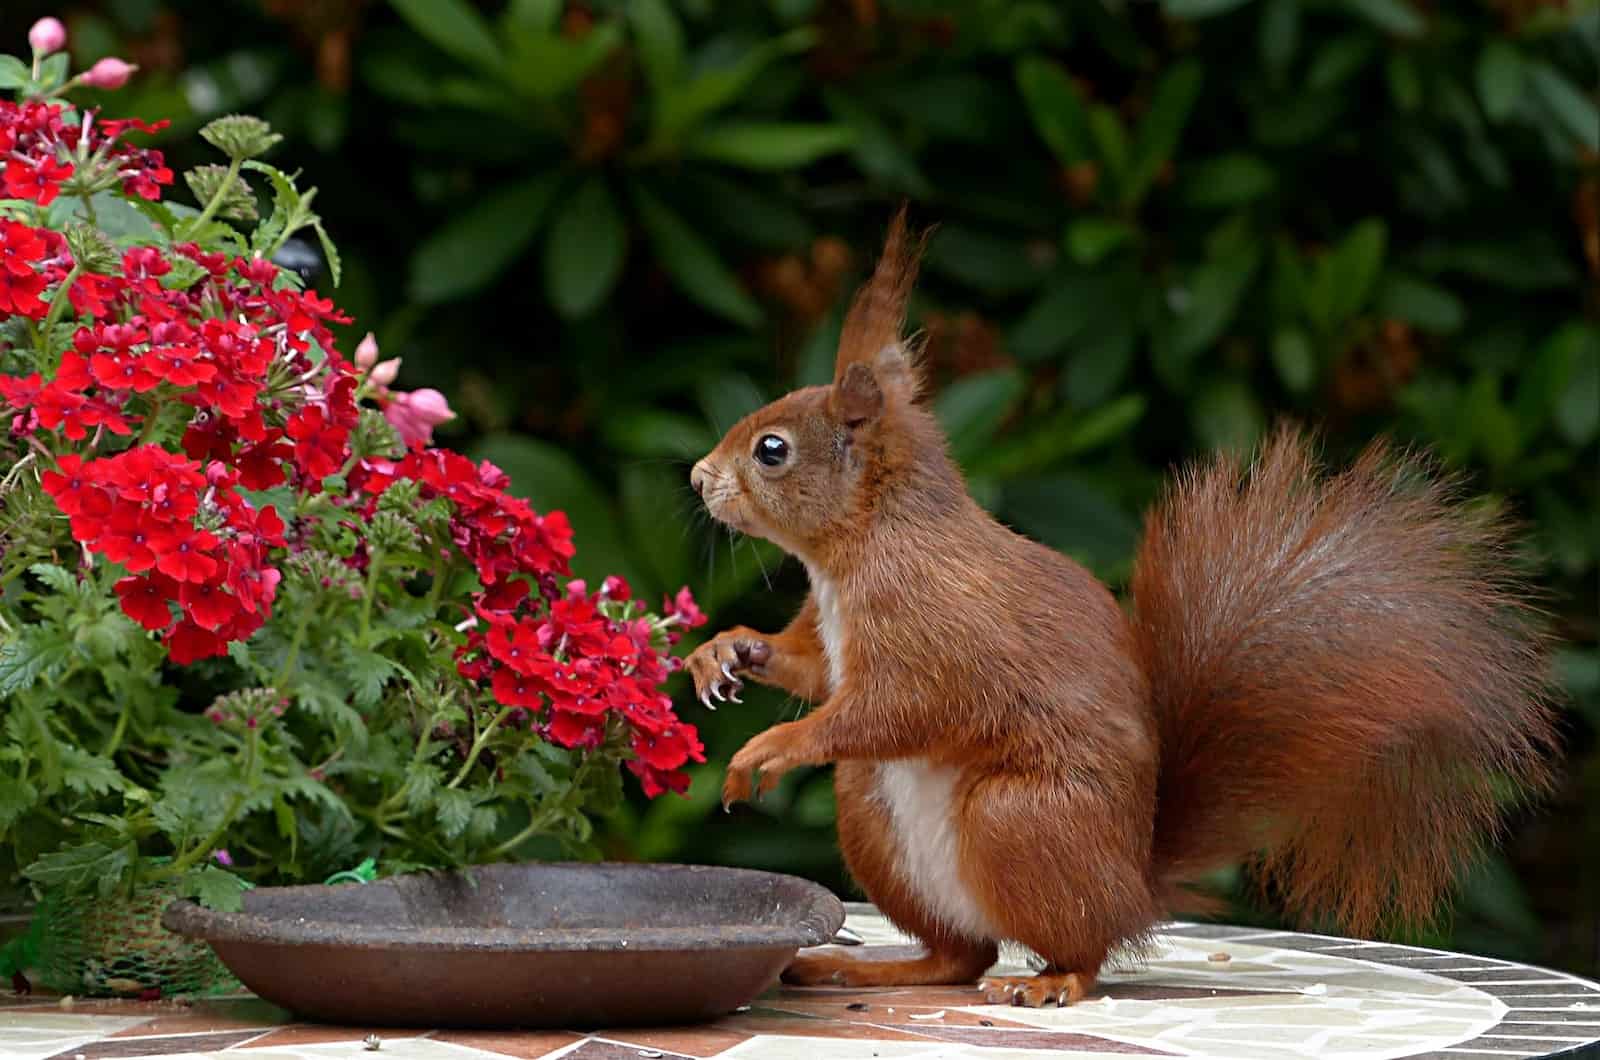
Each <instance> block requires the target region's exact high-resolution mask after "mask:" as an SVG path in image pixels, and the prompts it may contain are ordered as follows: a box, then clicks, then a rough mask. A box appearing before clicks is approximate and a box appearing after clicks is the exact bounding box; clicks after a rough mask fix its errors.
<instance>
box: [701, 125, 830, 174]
mask: <svg viewBox="0 0 1600 1060" xmlns="http://www.w3.org/2000/svg"><path fill="white" fill-rule="evenodd" d="M854 143H855V132H854V131H853V130H852V129H850V127H849V126H846V125H821V124H802V123H800V122H727V123H724V124H721V125H712V126H707V127H705V128H703V129H701V130H700V131H699V132H697V133H696V134H695V135H694V136H693V137H691V138H690V140H689V143H688V145H687V147H686V148H685V153H686V154H688V155H689V156H690V157H693V158H704V159H707V160H709V161H712V162H723V163H726V164H727V165H731V166H743V167H745V168H746V169H792V168H794V167H796V166H804V165H809V164H810V163H812V162H815V161H816V160H817V159H819V158H823V157H826V156H827V155H832V154H838V153H839V152H840V151H845V150H848V149H849V148H850V147H851V146H852V145H854Z"/></svg>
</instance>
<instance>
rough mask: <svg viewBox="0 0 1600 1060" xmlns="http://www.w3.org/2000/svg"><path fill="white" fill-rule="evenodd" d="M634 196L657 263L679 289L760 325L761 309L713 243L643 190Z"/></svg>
mask: <svg viewBox="0 0 1600 1060" xmlns="http://www.w3.org/2000/svg"><path fill="white" fill-rule="evenodd" d="M634 197H635V202H636V204H637V206H638V208H639V220H640V222H641V223H642V224H643V225H644V229H645V234H646V236H648V237H649V240H650V245H651V248H652V249H653V250H654V251H655V255H656V260H657V261H659V262H660V263H661V267H662V268H663V269H665V270H666V272H667V275H668V276H670V277H672V280H673V282H674V283H675V284H676V285H677V286H678V288H679V289H680V290H681V291H683V293H684V294H686V295H688V296H689V297H690V298H692V299H694V300H695V301H696V302H698V303H700V304H701V305H702V306H704V307H705V308H707V309H709V310H711V311H712V312H714V313H717V314H718V315H720V316H724V317H727V318H728V319H729V320H732V321H733V322H735V323H737V324H743V325H744V326H745V327H747V328H753V327H755V326H756V325H758V324H760V323H761V317H762V314H761V307H760V306H758V305H757V304H756V303H755V301H754V299H752V298H751V297H750V296H749V295H748V294H747V293H745V290H744V288H743V287H741V286H740V285H739V281H738V280H737V279H736V278H735V277H734V275H733V273H732V272H731V271H730V270H729V269H728V267H727V266H726V265H724V264H723V263H722V261H721V259H719V258H718V257H717V252H716V251H715V250H714V249H713V248H712V247H711V246H710V244H708V243H706V242H705V241H704V240H703V239H701V238H700V236H699V234H698V233H696V232H695V231H694V229H692V228H690V227H689V225H688V224H687V223H686V222H685V221H684V220H683V218H681V217H679V216H678V215H677V214H675V213H673V212H672V211H671V210H669V209H668V208H667V207H666V206H665V205H664V204H663V203H662V202H661V200H659V199H657V198H656V197H655V196H654V195H652V194H650V193H649V192H648V191H646V190H645V189H644V188H642V187H638V186H635V188H634Z"/></svg>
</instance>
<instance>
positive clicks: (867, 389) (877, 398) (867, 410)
mask: <svg viewBox="0 0 1600 1060" xmlns="http://www.w3.org/2000/svg"><path fill="white" fill-rule="evenodd" d="M828 409H829V411H830V412H832V413H833V415H834V417H835V418H836V419H838V421H839V422H840V423H842V424H844V425H845V426H846V427H852V428H853V427H859V426H861V425H862V424H863V423H867V422H869V421H871V420H874V419H877V417H878V414H879V413H880V412H882V411H883V388H882V387H880V386H879V385H878V380H877V379H876V378H875V377H874V376H873V374H872V369H871V368H869V367H868V366H867V365H865V364H861V363H859V362H858V363H856V364H852V365H850V366H849V367H848V368H846V369H845V371H844V374H843V375H842V376H841V377H840V378H839V379H838V380H837V381H836V382H835V383H834V384H833V393H832V394H830V395H829V396H828Z"/></svg>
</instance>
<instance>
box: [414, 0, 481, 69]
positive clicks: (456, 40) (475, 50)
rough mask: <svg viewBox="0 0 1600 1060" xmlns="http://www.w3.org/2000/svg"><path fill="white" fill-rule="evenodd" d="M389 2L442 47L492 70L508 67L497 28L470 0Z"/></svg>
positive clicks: (443, 49)
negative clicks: (492, 27)
mask: <svg viewBox="0 0 1600 1060" xmlns="http://www.w3.org/2000/svg"><path fill="white" fill-rule="evenodd" d="M389 5H390V6H391V7H393V8H394V9H395V10H396V11H398V12H399V13H400V17H401V18H403V19H405V20H406V21H407V22H408V23H410V24H411V28H412V29H414V30H416V31H417V32H418V33H419V34H421V35H422V36H423V37H425V38H427V39H428V40H429V41H431V42H432V43H433V44H435V45H437V46H438V48H439V50H440V51H443V52H445V53H446V54H448V55H452V56H454V57H455V58H457V59H460V60H461V61H462V62H464V63H467V64H469V65H472V66H476V67H478V68H479V69H481V70H487V71H489V72H491V73H500V72H501V71H502V70H504V69H505V57H504V56H503V55H502V54H501V53H500V46H499V45H498V44H496V43H495V39H494V33H493V31H492V30H491V29H490V28H489V24H488V23H487V22H486V21H484V18H483V16H482V15H480V14H478V12H477V11H475V10H473V7H472V5H471V4H469V3H467V2H466V0H389ZM417 75H418V76H425V75H423V74H422V72H421V71H418V72H417Z"/></svg>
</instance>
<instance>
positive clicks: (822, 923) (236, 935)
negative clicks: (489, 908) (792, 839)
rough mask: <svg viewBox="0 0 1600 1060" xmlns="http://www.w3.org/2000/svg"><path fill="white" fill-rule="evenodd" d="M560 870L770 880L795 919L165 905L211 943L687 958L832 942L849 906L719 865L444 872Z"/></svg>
mask: <svg viewBox="0 0 1600 1060" xmlns="http://www.w3.org/2000/svg"><path fill="white" fill-rule="evenodd" d="M553 866H561V867H563V868H566V869H569V870H582V869H589V868H594V869H609V870H613V871H615V870H624V871H627V872H632V873H639V874H679V873H681V874H684V875H693V874H701V873H710V874H715V875H718V876H731V877H735V878H743V879H744V880H746V881H748V882H749V883H750V884H756V883H758V882H773V883H776V884H778V885H779V886H781V887H782V888H784V889H785V890H786V891H787V892H788V894H789V895H790V896H792V901H793V905H792V906H791V908H792V910H793V919H792V920H790V921H789V922H787V923H783V924H754V923H744V924H740V923H736V922H727V923H706V924H691V925H684V926H681V927H669V928H660V927H657V928H623V927H615V928H612V927H606V928H556V929H549V928H537V929H524V928H415V927H411V928H404V927H390V926H386V925H375V924H366V925H351V924H349V923H346V922H342V921H335V920H318V919H314V914H313V916H297V917H294V918H293V919H285V918H284V917H283V916H282V915H279V916H266V915H262V914H259V913H247V912H242V911H241V912H223V911H222V910H217V909H208V908H206V907H205V906H202V905H200V904H199V903H198V902H196V901H194V900H193V899H190V898H185V899H181V900H179V901H176V902H173V903H172V904H171V905H169V906H167V908H166V910H165V911H164V912H163V913H162V917H161V923H162V926H163V927H165V928H166V929H167V930H168V931H171V932H174V933H176V934H179V935H184V936H188V937H190V938H197V939H202V940H204V941H206V942H208V943H219V942H220V943H224V944H227V943H247V944H252V945H279V946H333V947H340V948H344V949H359V950H410V951H418V950H420V951H426V952H436V953H442V952H480V953H481V952H487V953H519V952H520V953H560V952H584V953H608V952H615V953H681V952H689V951H705V950H744V949H749V950H759V949H777V948H792V949H799V948H801V947H805V946H817V945H822V944H824V943H827V942H829V941H830V940H832V939H833V937H834V935H835V934H836V933H837V932H838V930H839V928H840V927H842V926H843V925H844V919H845V909H844V904H843V903H842V902H840V901H839V899H838V898H837V897H836V896H835V895H834V894H833V893H832V892H831V891H829V890H828V889H827V888H826V887H823V886H822V885H821V884H817V883H813V882H812V881H810V880H806V879H802V878H800V877H798V876H790V875H787V874H785V873H777V872H764V871H762V870H759V869H740V868H727V867H723V866H715V865H662V864H637V863H629V862H581V863H570V862H523V863H520V864H513V863H499V864H494V865H477V866H469V867H466V868H463V869H454V870H441V871H440V874H441V875H464V874H466V873H468V872H476V873H504V872H507V871H516V870H518V869H529V868H535V867H537V868H550V867H553ZM404 878H406V877H403V876H398V877H396V876H391V877H388V878H386V879H382V880H376V881H374V882H372V883H367V884H355V885H352V884H339V885H336V886H328V885H327V884H300V885H296V886H289V887H263V888H259V890H261V891H271V892H273V893H277V894H285V895H295V896H302V897H304V898H305V899H307V901H308V902H309V903H315V902H316V901H317V899H319V898H321V897H324V896H326V895H327V894H329V893H331V892H333V891H337V890H342V889H345V888H348V887H350V886H362V887H384V886H393V885H394V881H397V880H400V879H404Z"/></svg>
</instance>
